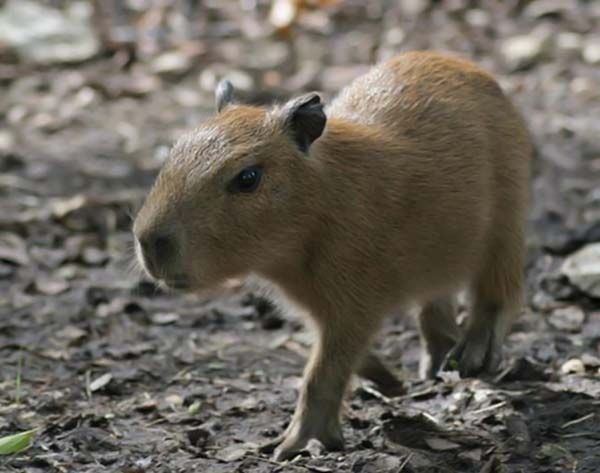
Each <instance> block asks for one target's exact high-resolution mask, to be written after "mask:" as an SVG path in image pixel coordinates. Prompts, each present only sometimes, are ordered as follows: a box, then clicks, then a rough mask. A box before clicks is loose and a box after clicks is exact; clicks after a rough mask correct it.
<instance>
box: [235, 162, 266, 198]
mask: <svg viewBox="0 0 600 473" xmlns="http://www.w3.org/2000/svg"><path fill="white" fill-rule="evenodd" d="M261 177H262V168H260V167H258V166H251V167H249V168H246V169H244V170H243V171H242V172H240V173H239V174H238V175H237V176H236V177H235V178H234V179H233V181H231V184H230V186H229V191H230V192H254V191H255V190H256V188H257V187H258V184H259V183H260V178H261Z"/></svg>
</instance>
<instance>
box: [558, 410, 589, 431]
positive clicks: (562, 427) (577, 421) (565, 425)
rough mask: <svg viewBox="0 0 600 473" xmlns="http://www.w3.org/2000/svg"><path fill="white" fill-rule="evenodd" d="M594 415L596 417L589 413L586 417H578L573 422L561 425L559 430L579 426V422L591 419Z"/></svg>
mask: <svg viewBox="0 0 600 473" xmlns="http://www.w3.org/2000/svg"><path fill="white" fill-rule="evenodd" d="M595 415H596V414H595V413H593V412H590V413H589V414H588V415H585V416H583V417H580V418H579V419H575V420H571V421H569V422H565V423H564V424H563V425H561V426H560V428H561V429H566V428H567V427H571V426H572V425H575V424H579V423H580V422H585V421H586V420H588V419H591V418H592V417H594V416H595Z"/></svg>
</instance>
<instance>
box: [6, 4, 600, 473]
mask: <svg viewBox="0 0 600 473" xmlns="http://www.w3.org/2000/svg"><path fill="white" fill-rule="evenodd" d="M51 3H54V4H58V5H59V6H60V7H62V8H66V6H68V5H69V4H70V2H51ZM118 3H119V2H110V1H107V2H96V8H98V9H99V10H102V11H96V13H95V18H96V21H95V24H96V27H97V28H98V30H99V31H101V32H102V35H101V45H102V46H101V48H100V49H99V50H98V51H95V52H94V53H93V54H91V57H89V58H86V59H85V60H78V61H75V62H74V63H71V64H69V63H65V61H64V60H62V61H60V63H56V62H52V61H48V62H50V63H49V64H39V63H36V62H35V60H33V59H30V58H23V57H22V56H20V55H19V54H18V53H15V52H14V51H12V50H11V49H10V47H6V48H4V49H0V58H2V60H1V61H0V84H2V94H0V123H1V124H2V127H1V128H0V172H1V174H0V196H1V199H0V356H1V358H2V369H1V370H0V436H2V435H9V434H13V433H16V432H20V431H23V430H28V429H32V428H37V429H38V430H37V433H36V435H35V438H34V442H33V444H32V446H31V447H30V448H29V449H28V450H26V451H24V452H21V453H19V454H15V455H10V456H5V457H0V469H1V470H2V471H3V472H4V471H6V472H17V471H18V472H27V473H38V472H101V471H102V472H105V471H106V472H117V471H118V472H128V473H141V472H146V471H148V472H187V471H203V472H204V471H206V472H211V473H218V472H234V471H235V472H277V471H282V472H283V471H286V472H287V471H314V472H357V473H358V472H374V473H375V472H377V473H379V472H384V473H385V472H400V471H403V472H464V473H469V472H481V473H484V472H487V473H489V472H527V473H533V472H579V473H584V472H588V473H595V472H598V471H600V371H599V370H600V359H599V356H600V355H599V351H600V301H599V299H597V298H594V297H591V295H590V294H589V293H585V292H582V291H581V290H580V288H577V287H575V286H574V285H573V284H572V283H571V282H570V281H569V280H568V279H567V278H566V277H565V276H564V275H563V274H562V273H561V265H562V263H563V261H564V260H565V259H566V258H569V257H570V256H571V255H572V254H573V252H574V251H575V250H577V249H578V248H579V247H582V246H586V245H589V244H590V243H591V242H592V241H594V240H596V241H597V240H600V231H599V230H600V229H599V228H598V226H597V221H598V219H599V217H600V187H599V183H600V145H599V142H598V139H597V137H598V136H599V134H600V122H599V121H598V119H597V117H599V116H600V67H599V66H598V64H599V62H600V43H599V39H598V38H599V37H598V25H599V24H600V8H598V4H597V2H591V1H583V0H581V1H576V0H573V1H568V2H553V1H548V0H537V1H533V2H531V1H518V0H515V1H509V2H493V1H485V2H474V1H471V2H469V1H466V0H464V1H463V0H458V1H449V2H433V1H431V2H430V1H428V0H420V1H416V0H413V1H405V2H400V3H399V4H398V5H397V4H396V2H359V1H347V2H344V3H342V4H336V2H331V1H330V2H322V3H323V4H330V5H329V6H322V7H321V8H318V9H308V10H306V11H305V12H304V13H303V14H302V15H301V16H300V17H298V18H297V19H296V20H295V22H294V23H293V24H292V25H291V26H285V25H280V26H279V28H275V27H273V26H272V25H271V24H270V23H269V21H268V10H269V8H268V7H269V5H268V2H264V1H259V2H232V1H227V2H222V3H220V4H219V6H217V2H206V6H194V3H193V2H185V1H180V2H176V1H165V2H162V4H163V5H164V6H163V7H157V6H154V7H152V8H148V9H147V10H144V8H145V7H144V5H145V4H146V2H144V1H141V2H129V3H130V4H131V5H134V6H131V5H130V7H128V8H129V9H127V8H125V7H122V8H116V7H114V5H118ZM277 3H281V4H283V3H285V2H277ZM307 3H311V2H307ZM312 3H313V4H315V3H317V2H312ZM136 4H137V5H138V6H137V7H135V5H136ZM98 5H100V6H98ZM110 6H113V7H114V8H112V9H111V8H109V7H110ZM136 8H137V9H136ZM1 9H2V7H1V6H0V11H1ZM101 20H102V21H101ZM104 20H105V21H104ZM272 21H276V18H275V19H274V20H272ZM284 23H285V22H284ZM107 25H109V26H107ZM111 25H112V26H114V25H117V26H118V25H121V26H123V25H125V26H126V27H127V28H129V30H127V31H133V36H132V37H131V38H129V39H127V40H122V39H120V38H121V37H120V36H118V35H117V34H116V33H115V31H114V28H113V29H111V27H112V26H111ZM417 48H419V49H443V50H451V51H454V52H456V53H459V54H462V55H464V56H465V57H469V58H472V59H474V60H476V61H478V62H480V63H481V64H482V65H483V66H484V67H486V68H487V69H489V70H490V71H491V72H493V73H494V74H495V75H496V76H497V77H498V79H499V81H500V83H501V85H502V86H503V88H504V89H505V90H506V92H507V94H508V95H509V96H511V97H512V98H513V99H514V101H515V103H516V105H517V106H518V107H519V109H520V110H521V111H522V113H523V115H524V117H525V118H526V121H527V123H528V124H529V127H530V129H531V133H532V137H533V140H534V142H535V144H536V153H535V158H534V165H533V176H532V185H531V189H532V205H531V211H530V230H529V239H528V241H529V245H528V246H529V258H528V267H527V271H528V281H529V284H528V296H527V306H526V308H525V309H524V312H523V314H522V316H521V317H520V318H519V320H518V322H517V323H516V324H515V326H514V328H513V331H512V333H511V334H510V336H509V339H508V341H507V347H506V356H505V362H504V365H503V369H502V371H501V372H500V373H499V374H498V375H497V376H495V377H493V378H491V379H487V380H476V379H464V380H461V379H458V377H457V376H455V375H454V374H452V373H450V374H448V375H446V376H443V377H442V378H440V379H438V380H436V381H435V382H433V381H431V382H421V381H419V380H418V378H417V374H416V372H417V359H418V336H417V332H416V329H415V326H414V322H413V320H412V319H411V318H410V317H401V316H400V315H392V316H391V317H390V318H389V320H388V322H387V324H386V326H385V328H384V330H383V332H382V334H381V336H380V337H379V338H378V341H377V351H378V352H379V353H380V354H381V356H382V357H383V358H384V359H385V361H386V362H387V363H388V364H389V365H390V366H391V367H392V368H394V370H396V371H397V372H398V373H399V374H402V376H404V378H405V382H406V394H405V395H402V396H398V397H394V398H388V397H386V396H384V395H382V394H381V393H379V392H378V391H377V390H376V389H375V388H374V387H373V386H372V385H369V384H368V383H366V382H364V381H360V380H358V379H357V380H355V382H354V383H353V386H352V388H351V390H350V392H349V396H348V400H347V403H346V407H345V413H344V424H343V425H344V435H345V437H346V450H345V451H343V452H329V453H327V452H322V451H320V449H319V446H318V445H316V444H315V445H311V447H310V448H309V451H307V452H306V454H304V455H301V456H299V457H297V458H296V459H294V460H293V461H291V462H289V463H286V464H279V463H276V462H274V461H272V460H271V459H270V458H269V457H268V456H266V455H262V454H260V453H258V452H257V451H256V446H257V445H258V444H260V443H262V442H265V441H266V440H268V439H269V438H271V437H273V436H275V435H277V434H278V433H280V432H281V431H282V430H283V429H284V427H285V425H286V422H287V420H288V419H289V416H290V414H291V413H292V410H293V406H294V401H295V398H296V389H297V387H298V384H299V381H300V377H301V373H302V366H303V364H304V360H305V358H306V354H307V353H308V348H309V346H310V332H309V331H307V330H306V329H305V328H304V324H303V323H302V320H300V319H299V318H296V317H293V316H289V315H287V314H285V313H282V312H281V311H279V310H278V309H277V308H275V307H273V306H272V305H270V304H268V303H267V302H265V301H264V300H263V299H261V298H260V297H258V296H255V295H253V294H251V293H247V292H246V291H243V290H237V291H232V292H231V293H228V294H223V295H220V296H219V297H212V298H209V297H202V298H201V297H199V296H194V295H187V296H186V295H180V294H167V293H164V292H162V291H160V290H159V289H157V288H156V287H154V285H153V284H152V283H150V282H149V281H147V280H145V279H144V277H143V276H141V275H140V274H139V272H138V271H135V270H131V263H132V260H133V254H132V237H131V232H130V228H131V216H132V215H133V214H135V210H136V209H137V208H138V207H139V205H140V203H141V200H142V199H143V196H144V194H145V193H146V192H147V190H148V188H149V186H150V184H151V182H152V180H153V178H154V176H155V175H156V172H157V171H158V169H159V168H160V165H161V163H162V161H163V160H164V158H165V156H166V154H167V152H168V146H169V145H170V143H172V140H173V139H174V138H175V137H177V136H178V135H179V133H180V132H181V131H182V130H184V129H186V128H188V127H191V126H193V125H194V124H196V123H198V122H199V121H201V120H202V119H203V118H204V117H206V116H208V115H210V113H212V107H213V98H212V90H213V88H214V84H215V81H216V79H217V78H220V77H221V76H222V75H224V74H228V75H229V76H230V77H231V79H232V81H233V82H234V83H235V85H236V86H237V87H238V89H240V90H242V95H243V97H244V98H245V99H247V100H254V101H259V102H271V101H273V100H276V99H278V98H281V97H288V96H290V95H292V94H298V93H300V92H304V91H306V90H320V91H322V92H323V94H324V96H325V98H329V97H331V96H332V95H333V94H334V93H335V91H336V90H338V89H339V87H341V86H343V85H344V84H345V83H347V82H348V81H349V80H351V79H352V78H353V77H355V76H356V75H358V74H360V73H361V72H362V71H364V70H365V68H366V67H367V66H368V64H371V63H373V62H375V61H377V60H380V59H383V58H385V57H389V56H390V55H392V54H393V53H395V52H398V51H403V50H409V49H417ZM38 62H39V61H38ZM593 117H595V119H594V118H593Z"/></svg>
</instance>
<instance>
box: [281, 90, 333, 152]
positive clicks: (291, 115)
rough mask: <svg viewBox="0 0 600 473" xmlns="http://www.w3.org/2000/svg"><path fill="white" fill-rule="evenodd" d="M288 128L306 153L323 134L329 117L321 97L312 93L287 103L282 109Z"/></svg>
mask: <svg viewBox="0 0 600 473" xmlns="http://www.w3.org/2000/svg"><path fill="white" fill-rule="evenodd" d="M282 112H283V118H284V120H285V126H286V128H287V129H288V130H289V131H290V132H291V134H292V137H293V138H294V141H295V142H296V144H297V145H298V147H299V148H300V149H301V150H302V151H303V152H304V153H306V152H307V151H308V148H309V147H310V145H311V144H312V143H313V142H314V141H315V140H316V139H317V138H318V137H319V136H321V134H322V133H323V130H324V129H325V123H327V116H326V115H325V111H324V110H323V104H322V103H321V97H319V95H318V94H316V93H314V92H313V93H310V94H306V95H303V96H301V97H298V98H297V99H293V100H291V101H289V102H288V103H286V104H285V105H284V106H283V109H282Z"/></svg>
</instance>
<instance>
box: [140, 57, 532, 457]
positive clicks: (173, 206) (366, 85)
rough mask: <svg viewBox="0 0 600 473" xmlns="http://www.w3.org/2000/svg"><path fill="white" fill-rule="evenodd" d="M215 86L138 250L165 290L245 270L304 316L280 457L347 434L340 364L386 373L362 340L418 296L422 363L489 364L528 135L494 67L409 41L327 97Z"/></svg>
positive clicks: (519, 228)
mask: <svg viewBox="0 0 600 473" xmlns="http://www.w3.org/2000/svg"><path fill="white" fill-rule="evenodd" d="M216 100H217V110H218V113H217V115H216V116H215V117H214V118H212V119H210V120H208V121H206V122H205V123H203V124H202V125H201V126H200V127H198V128H197V129H195V130H193V131H192V132H190V133H188V134H187V135H185V136H183V137H182V138H181V139H179V141H177V143H176V144H175V145H174V147H173V149H172V151H171V155H170V158H169V159H168V161H167V162H166V163H165V165H164V167H163V169H162V170H161V172H160V174H159V176H158V178H157V180H156V183H155V185H154V187H153V189H152V190H151V192H150V194H149V195H148V197H147V199H146V201H145V203H144V205H143V207H142V209H141V211H140V212H139V214H138V216H137V218H136V220H135V224H134V234H135V238H136V247H137V250H138V255H139V258H140V260H141V263H142V265H143V266H144V268H145V269H146V271H147V272H148V273H149V274H150V275H151V276H152V277H153V278H155V279H156V280H158V281H160V282H162V283H163V284H164V285H166V286H168V287H172V288H176V289H182V290H188V291H197V290H201V289H205V288H209V287H211V286H216V285H218V284H220V283H222V282H223V281H225V280H227V279H229V278H233V277H238V278H239V277H244V276H249V275H255V276H258V277H259V278H261V279H264V280H267V281H269V282H270V283H272V284H274V285H275V286H277V287H278V288H279V289H280V290H281V292H282V293H283V294H284V295H285V296H286V298H287V299H289V301H290V302H291V303H292V304H296V305H297V306H300V307H302V308H303V309H304V310H305V311H306V312H308V313H310V315H311V317H312V319H313V320H314V322H315V326H316V328H317V334H318V338H317V340H316V342H315V346H314V348H313V351H312V354H311V356H310V360H309V361H308V364H307V367H306V370H305V374H304V381H303V386H302V389H301V392H300V395H299V400H298V404H297V407H296V411H295V413H294V416H293V418H292V420H291V422H290V424H289V426H288V428H287V430H286V431H285V432H284V433H283V434H282V435H281V436H280V437H279V438H278V439H277V440H276V441H275V442H272V446H273V448H275V446H277V448H276V450H275V458H276V459H279V460H281V459H287V458H290V457H292V456H294V455H295V454H296V453H297V452H298V451H300V450H302V449H303V448H304V447H305V446H306V444H307V442H308V441H309V440H310V439H318V440H319V441H321V443H323V445H324V446H325V447H326V448H329V449H339V448H342V447H343V437H342V430H341V428H340V420H339V415H340V407H341V404H342V400H343V396H344V391H345V389H346V387H347V385H348V381H349V380H350V378H351V375H352V374H353V373H354V372H359V373H361V374H363V375H365V376H367V377H371V378H373V379H375V380H376V381H377V380H381V381H382V382H383V383H389V382H390V380H393V379H394V378H393V376H392V374H391V373H389V372H388V371H387V370H386V368H385V367H384V366H383V365H382V364H381V363H380V362H379V361H378V359H377V358H376V357H375V356H374V355H373V354H371V353H370V352H369V345H370V342H371V340H372V339H373V336H374V335H375V334H376V333H377V330H378V328H379V326H380V324H381V322H382V318H383V316H384V315H385V314H386V313H389V312H390V311H392V310H394V309H395V308H398V307H400V306H403V305H406V304H408V303H415V302H416V303H418V304H419V305H420V306H421V312H420V316H419V325H420V330H421V340H422V347H423V349H422V357H421V365H420V372H421V375H422V376H434V375H435V374H436V373H437V372H438V370H439V369H440V368H443V365H444V364H445V363H446V362H445V360H452V361H453V362H455V363H456V365H457V366H458V369H459V371H460V374H461V375H463V376H472V375H477V374H479V373H483V372H490V371H494V370H495V369H496V368H497V367H498V364H499V363H500V360H501V351H502V343H503V339H504V337H505V334H506V332H507V330H508V328H509V326H510V324H511V321H512V320H513V318H514V317H515V314H517V313H518V311H519V308H520V304H521V300H522V291H523V276H524V275H523V266H524V261H523V260H524V246H525V245H524V221H525V212H526V201H527V187H528V168H529V159H530V143H529V139H528V133H527V131H526V127H525V126H524V123H523V120H522V119H521V117H520V116H519V114H518V113H517V111H516V110H515V108H514V107H513V106H512V105H511V103H510V101H509V100H508V99H507V97H506V96H505V95H504V94H503V92H502V91H501V89H500V87H499V86H498V84H497V83H496V81H495V80H494V79H493V77H492V76H491V75H490V74H488V73H487V72H485V71H483V70H482V69H480V68H479V67H478V66H476V65H474V64H472V63H471V62H468V61H466V60H463V59H458V58H454V57H451V56H446V55H441V54H437V53H431V52H410V53H405V54H401V55H399V56H397V57H395V58H393V59H390V60H388V61H386V62H384V63H383V64H380V65H378V66H375V67H374V68H373V69H372V70H371V71H370V72H369V73H367V74H366V75H364V76H362V77H359V78H358V79H356V80H355V81H354V82H353V83H352V84H350V85H349V86H348V87H347V88H346V89H344V90H342V91H341V93H340V94H339V96H338V97H337V98H336V99H335V100H333V102H332V103H331V105H329V106H328V107H327V108H324V107H323V104H322V103H321V100H320V98H319V96H318V95H317V94H314V93H311V94H308V95H303V96H301V97H300V98H296V99H294V100H291V101H290V102H288V103H286V104H284V105H281V106H274V107H269V108H266V107H257V106H247V105H243V104H240V103H236V102H235V100H234V99H233V89H232V87H231V84H230V83H228V82H226V81H224V82H221V83H220V84H219V87H218V88H217V92H216ZM462 289H467V290H468V292H469V294H470V301H471V306H470V314H469V318H468V321H467V322H466V327H465V328H464V329H460V328H459V327H458V326H457V324H456V321H455V310H454V299H455V295H456V292H457V291H459V290H462Z"/></svg>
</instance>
